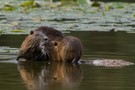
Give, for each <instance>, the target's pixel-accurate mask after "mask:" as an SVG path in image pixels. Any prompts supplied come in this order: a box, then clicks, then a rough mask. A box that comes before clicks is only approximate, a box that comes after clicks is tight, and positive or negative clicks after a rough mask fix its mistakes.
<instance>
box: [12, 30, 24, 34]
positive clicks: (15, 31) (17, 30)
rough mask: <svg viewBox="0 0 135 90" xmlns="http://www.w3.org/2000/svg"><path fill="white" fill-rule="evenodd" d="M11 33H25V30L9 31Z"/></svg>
mask: <svg viewBox="0 0 135 90" xmlns="http://www.w3.org/2000/svg"><path fill="white" fill-rule="evenodd" d="M11 32H16V33H19V32H25V30H20V29H15V30H11Z"/></svg>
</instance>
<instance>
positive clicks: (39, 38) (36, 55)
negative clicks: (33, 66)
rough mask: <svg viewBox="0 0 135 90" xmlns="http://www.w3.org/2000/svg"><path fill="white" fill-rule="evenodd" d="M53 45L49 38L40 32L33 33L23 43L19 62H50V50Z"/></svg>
mask: <svg viewBox="0 0 135 90" xmlns="http://www.w3.org/2000/svg"><path fill="white" fill-rule="evenodd" d="M50 48H51V45H50V43H49V39H48V37H47V36H46V35H45V34H43V33H42V32H39V31H31V32H30V34H29V35H28V36H27V37H26V38H25V40H24V41H23V43H22V45H21V48H20V50H19V53H18V56H17V60H19V58H24V59H26V60H48V59H49V58H50V52H49V49H50Z"/></svg>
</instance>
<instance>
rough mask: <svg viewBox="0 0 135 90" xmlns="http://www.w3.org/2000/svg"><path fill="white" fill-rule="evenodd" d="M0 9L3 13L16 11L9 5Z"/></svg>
mask: <svg viewBox="0 0 135 90" xmlns="http://www.w3.org/2000/svg"><path fill="white" fill-rule="evenodd" d="M2 9H3V10H5V11H13V10H15V9H16V7H14V6H12V5H9V4H6V5H4V7H3V8H2Z"/></svg>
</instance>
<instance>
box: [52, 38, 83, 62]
mask: <svg viewBox="0 0 135 90" xmlns="http://www.w3.org/2000/svg"><path fill="white" fill-rule="evenodd" d="M82 51H83V45H82V43H81V41H80V39H78V38H76V37H73V36H66V37H64V38H63V39H62V40H61V41H59V42H54V49H53V52H52V54H53V56H52V58H53V60H54V61H63V62H77V61H79V59H80V58H81V56H82Z"/></svg>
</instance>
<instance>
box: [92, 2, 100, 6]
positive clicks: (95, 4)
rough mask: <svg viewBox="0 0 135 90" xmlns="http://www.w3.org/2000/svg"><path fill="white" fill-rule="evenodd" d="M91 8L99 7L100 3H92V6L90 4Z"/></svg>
mask: <svg viewBox="0 0 135 90" xmlns="http://www.w3.org/2000/svg"><path fill="white" fill-rule="evenodd" d="M91 6H92V7H100V3H99V2H97V1H94V2H93V3H92V4H91Z"/></svg>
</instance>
